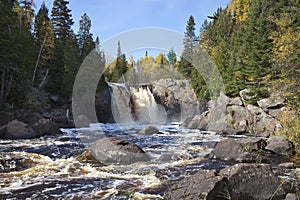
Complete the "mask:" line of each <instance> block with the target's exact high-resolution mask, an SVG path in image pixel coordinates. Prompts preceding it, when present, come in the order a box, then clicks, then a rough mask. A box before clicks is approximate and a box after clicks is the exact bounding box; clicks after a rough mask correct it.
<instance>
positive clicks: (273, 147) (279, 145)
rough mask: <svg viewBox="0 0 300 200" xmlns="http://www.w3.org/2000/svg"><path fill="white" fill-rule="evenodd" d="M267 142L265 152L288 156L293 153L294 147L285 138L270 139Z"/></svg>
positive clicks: (275, 137)
mask: <svg viewBox="0 0 300 200" xmlns="http://www.w3.org/2000/svg"><path fill="white" fill-rule="evenodd" d="M267 142H268V145H267V146H266V150H269V151H272V152H273V153H276V154H279V155H284V156H289V155H292V154H293V153H294V152H295V147H294V145H293V144H292V143H291V142H289V141H288V139H287V137H285V136H274V137H270V138H269V139H268V141H267Z"/></svg>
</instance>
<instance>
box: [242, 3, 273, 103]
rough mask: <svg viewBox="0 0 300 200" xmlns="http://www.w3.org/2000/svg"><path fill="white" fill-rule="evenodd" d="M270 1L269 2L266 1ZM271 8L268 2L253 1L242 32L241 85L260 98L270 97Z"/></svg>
mask: <svg viewBox="0 0 300 200" xmlns="http://www.w3.org/2000/svg"><path fill="white" fill-rule="evenodd" d="M266 1H268V0H266ZM268 9H270V8H269V6H268V4H267V2H264V1H261V0H253V1H252V5H251V7H250V10H249V15H248V18H247V20H246V21H245V25H244V27H243V28H242V29H241V32H240V36H241V37H240V41H239V47H240V50H241V54H240V56H241V59H240V61H239V62H238V66H239V67H238V68H239V69H240V70H241V78H242V79H241V80H240V81H241V83H242V84H243V86H244V87H245V88H249V89H250V90H251V92H252V93H254V94H257V98H256V99H253V100H252V101H256V100H257V99H259V98H263V97H266V96H268V92H267V87H268V81H266V79H265V78H266V77H267V75H268V74H269V73H270V70H271V64H270V52H271V48H272V41H271V40H270V27H269V25H270V24H269V23H268V14H269V10H268Z"/></svg>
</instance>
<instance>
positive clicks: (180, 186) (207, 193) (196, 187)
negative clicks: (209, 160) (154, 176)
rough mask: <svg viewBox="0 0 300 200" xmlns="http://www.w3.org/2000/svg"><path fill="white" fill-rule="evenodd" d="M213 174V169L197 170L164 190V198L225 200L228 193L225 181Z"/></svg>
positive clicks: (176, 199)
mask: <svg viewBox="0 0 300 200" xmlns="http://www.w3.org/2000/svg"><path fill="white" fill-rule="evenodd" d="M215 174H216V172H215V171H214V170H202V171H199V172H198V173H196V174H194V175H192V176H190V177H188V178H185V179H183V180H181V181H179V183H177V184H175V185H173V186H172V187H171V188H169V189H168V190H167V191H166V192H165V196H164V198H165V199H170V200H173V199H174V200H179V199H185V200H191V199H207V200H215V199H216V200H219V199H224V200H225V199H226V198H225V195H226V194H229V193H228V192H227V188H226V182H225V181H224V178H222V177H220V176H216V175H215Z"/></svg>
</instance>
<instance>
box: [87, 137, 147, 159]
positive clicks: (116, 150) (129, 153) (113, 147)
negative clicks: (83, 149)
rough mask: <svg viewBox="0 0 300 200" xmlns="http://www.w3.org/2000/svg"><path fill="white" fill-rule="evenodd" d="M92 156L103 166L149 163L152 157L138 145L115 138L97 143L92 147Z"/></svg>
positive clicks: (100, 140)
mask: <svg viewBox="0 0 300 200" xmlns="http://www.w3.org/2000/svg"><path fill="white" fill-rule="evenodd" d="M91 154H92V156H93V157H94V158H95V159H97V160H98V161H100V162H102V163H103V164H106V165H108V164H111V163H118V164H122V165H125V164H131V163H134V162H139V161H149V160H150V157H149V156H148V155H147V154H146V153H145V152H144V151H143V150H142V149H141V148H140V147H139V146H137V145H136V144H134V143H132V142H129V141H126V140H122V139H119V138H114V137H110V138H108V137H106V138H102V139H99V140H97V141H95V142H94V143H93V144H92V146H91Z"/></svg>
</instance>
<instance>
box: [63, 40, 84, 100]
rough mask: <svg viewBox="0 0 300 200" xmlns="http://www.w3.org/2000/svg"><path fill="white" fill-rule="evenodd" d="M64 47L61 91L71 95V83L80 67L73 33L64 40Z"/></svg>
mask: <svg viewBox="0 0 300 200" xmlns="http://www.w3.org/2000/svg"><path fill="white" fill-rule="evenodd" d="M65 47H66V48H64V52H63V56H64V57H63V59H64V72H63V75H64V76H63V81H62V89H61V92H62V93H63V94H64V95H69V96H70V95H72V91H73V85H74V81H75V77H76V74H77V71H78V70H79V67H80V63H81V60H80V53H79V48H78V45H77V40H76V36H75V34H73V35H72V36H69V37H68V40H67V41H66V46H65Z"/></svg>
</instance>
